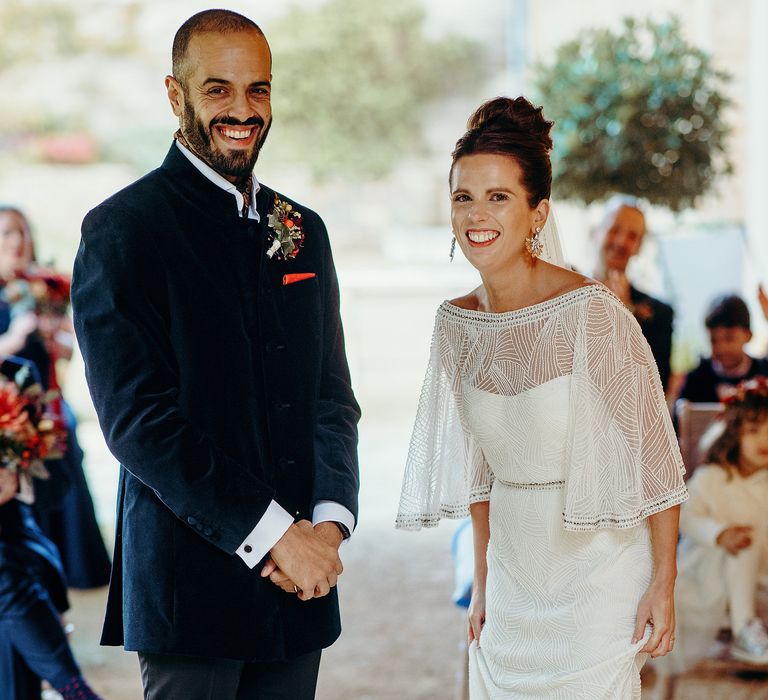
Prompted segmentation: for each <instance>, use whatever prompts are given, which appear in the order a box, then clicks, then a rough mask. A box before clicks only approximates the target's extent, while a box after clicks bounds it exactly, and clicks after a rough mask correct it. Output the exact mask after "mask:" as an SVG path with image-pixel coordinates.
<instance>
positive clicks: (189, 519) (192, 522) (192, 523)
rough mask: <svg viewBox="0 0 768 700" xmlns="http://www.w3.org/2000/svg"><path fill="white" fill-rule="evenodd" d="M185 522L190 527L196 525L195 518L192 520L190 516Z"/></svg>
mask: <svg viewBox="0 0 768 700" xmlns="http://www.w3.org/2000/svg"><path fill="white" fill-rule="evenodd" d="M187 522H188V523H189V524H190V525H192V526H195V525H197V518H193V517H192V516H191V515H190V516H189V517H188V518H187Z"/></svg>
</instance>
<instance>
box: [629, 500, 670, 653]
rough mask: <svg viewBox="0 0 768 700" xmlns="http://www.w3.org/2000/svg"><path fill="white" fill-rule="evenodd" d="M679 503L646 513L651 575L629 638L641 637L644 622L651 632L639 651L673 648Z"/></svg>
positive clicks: (653, 651) (654, 651) (659, 651)
mask: <svg viewBox="0 0 768 700" xmlns="http://www.w3.org/2000/svg"><path fill="white" fill-rule="evenodd" d="M679 520H680V506H674V507H672V508H668V509H667V510H663V511H661V513H655V514H654V515H650V516H648V525H649V527H650V530H651V547H652V549H653V578H652V579H651V585H650V586H648V590H647V591H646V592H645V595H644V596H643V597H642V598H641V599H640V604H639V605H638V608H637V621H636V623H635V633H634V636H633V639H632V642H633V643H634V642H637V641H639V640H640V639H642V637H643V633H644V629H645V625H646V623H647V622H652V623H653V634H651V637H650V639H649V640H648V642H647V643H646V645H645V646H644V647H643V648H642V649H641V651H645V652H648V653H649V654H650V655H651V656H652V657H654V658H656V657H657V656H664V655H665V654H668V653H669V652H670V651H672V647H673V646H674V641H675V599H674V591H675V579H676V578H677V561H676V558H675V554H676V550H677V532H678V523H679Z"/></svg>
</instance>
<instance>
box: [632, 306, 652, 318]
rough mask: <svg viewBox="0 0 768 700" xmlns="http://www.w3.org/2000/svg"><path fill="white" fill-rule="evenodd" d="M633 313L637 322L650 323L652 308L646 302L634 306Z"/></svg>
mask: <svg viewBox="0 0 768 700" xmlns="http://www.w3.org/2000/svg"><path fill="white" fill-rule="evenodd" d="M633 313H634V314H635V318H636V319H637V320H638V321H650V320H651V319H652V318H653V307H652V306H651V305H650V304H649V303H648V302H647V301H641V302H640V303H639V304H635V308H634V309H633Z"/></svg>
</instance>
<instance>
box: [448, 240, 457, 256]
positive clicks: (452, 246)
mask: <svg viewBox="0 0 768 700" xmlns="http://www.w3.org/2000/svg"><path fill="white" fill-rule="evenodd" d="M455 252H456V236H454V237H453V238H451V252H450V255H449V256H448V259H449V260H450V261H451V262H453V254H454V253H455Z"/></svg>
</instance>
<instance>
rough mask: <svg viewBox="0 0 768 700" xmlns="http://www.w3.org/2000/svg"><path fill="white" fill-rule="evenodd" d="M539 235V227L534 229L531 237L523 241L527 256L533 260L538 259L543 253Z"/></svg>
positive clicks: (542, 244)
mask: <svg viewBox="0 0 768 700" xmlns="http://www.w3.org/2000/svg"><path fill="white" fill-rule="evenodd" d="M540 233H541V226H537V227H536V228H535V229H534V233H533V235H532V236H528V238H526V239H525V249H526V250H527V251H528V254H529V255H530V256H531V257H532V258H534V259H535V258H538V257H540V256H541V254H542V253H543V252H544V243H543V242H542V240H541V238H539V234H540Z"/></svg>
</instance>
